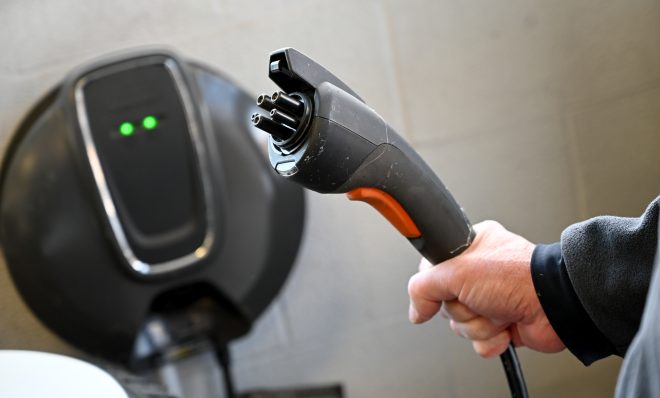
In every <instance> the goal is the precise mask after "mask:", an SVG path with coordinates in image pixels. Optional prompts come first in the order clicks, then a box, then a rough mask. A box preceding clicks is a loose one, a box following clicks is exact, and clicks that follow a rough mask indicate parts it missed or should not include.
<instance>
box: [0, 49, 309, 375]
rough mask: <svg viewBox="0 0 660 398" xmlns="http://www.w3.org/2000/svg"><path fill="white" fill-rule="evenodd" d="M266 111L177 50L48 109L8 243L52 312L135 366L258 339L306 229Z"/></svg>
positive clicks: (29, 145) (11, 177) (132, 61)
mask: <svg viewBox="0 0 660 398" xmlns="http://www.w3.org/2000/svg"><path fill="white" fill-rule="evenodd" d="M255 111H256V105H255V104H254V102H253V100H252V99H251V97H250V96H249V95H248V94H247V93H246V92H245V91H244V90H242V89H241V88H240V87H239V86H238V85H236V84H235V83H234V82H232V81H231V80H230V79H228V78H227V77H225V76H224V75H223V74H221V73H220V72H218V71H216V70H212V69H210V68H208V67H206V66H203V65H201V64H198V63H195V62H191V61H189V60H187V59H184V58H181V57H179V56H178V55H176V54H174V53H172V52H170V51H164V50H151V51H142V52H134V53H132V54H127V55H124V56H115V57H108V58H105V59H100V60H99V61H98V62H95V63H93V64H91V65H87V66H83V67H81V68H80V69H77V70H75V71H73V72H71V73H70V74H69V76H67V77H66V78H65V79H64V80H63V81H62V83H61V84H60V85H58V86H57V87H56V88H55V89H54V90H53V91H52V92H51V93H50V94H48V95H46V96H45V97H44V98H43V100H42V101H41V102H40V103H38V104H36V105H35V106H34V108H33V109H32V111H31V112H30V113H29V114H28V115H27V116H26V118H25V119H24V120H23V122H22V123H21V125H20V127H19V129H18V130H17V132H16V134H15V135H14V137H13V138H12V140H11V142H10V144H9V147H8V149H7V152H6V156H5V158H4V159H3V164H2V167H1V168H0V243H1V244H2V249H3V252H4V256H5V258H6V262H7V265H8V269H9V271H10V274H11V277H12V280H13V281H14V283H15V285H16V287H17V290H18V291H19V293H20V294H21V296H22V297H23V299H24V300H25V302H26V303H27V305H28V306H29V307H30V309H31V310H32V311H33V312H34V313H35V314H36V315H37V317H38V318H39V319H40V320H41V321H42V322H43V323H44V324H45V325H46V326H48V327H49V328H50V329H51V330H53V331H54V332H55V333H57V334H58V335H59V336H61V337H62V338H64V339H65V340H67V341H68V342H70V343H71V344H73V345H75V346H76V347H79V348H81V349H83V350H85V351H87V352H89V353H92V354H95V355H99V356H101V357H103V358H106V359H108V360H111V361H114V362H118V363H121V364H123V365H127V366H130V367H132V368H134V369H136V368H144V367H149V366H152V365H154V364H156V363H157V362H158V358H160V356H161V355H166V354H167V353H168V352H171V348H172V347H177V348H179V349H180V348H181V347H182V346H184V347H187V348H188V349H194V348H195V347H198V346H199V344H196V343H198V342H199V340H200V339H204V341H208V340H210V341H211V342H212V343H213V344H215V345H216V346H222V345H225V344H226V343H227V342H228V341H230V340H232V339H235V338H237V337H239V336H242V335H244V334H245V333H247V332H248V330H249V329H250V327H251V325H252V323H253V322H254V321H255V320H256V319H257V318H258V317H259V315H260V314H261V313H262V312H263V311H264V310H265V308H266V307H267V306H268V305H269V304H270V302H271V301H272V300H273V298H274V297H275V295H276V294H277V293H278V291H279V290H280V289H281V287H282V285H283V284H284V281H285V279H286V277H287V275H288V273H289V271H290V269H291V267H292V265H293V262H294V259H295V256H296V253H297V250H298V246H299V244H300V239H301V235H302V227H303V220H304V195H303V192H302V189H301V188H300V187H298V186H297V185H294V184H292V183H290V182H288V181H286V180H284V179H281V178H279V177H277V176H276V175H275V174H274V173H273V172H272V170H271V168H270V166H269V165H268V162H267V161H266V160H265V156H266V154H265V151H264V150H262V149H260V148H259V147H258V146H257V143H256V141H255V140H254V139H253V135H254V134H255V133H256V131H255V130H254V129H253V127H252V126H251V124H250V122H249V116H250V115H251V114H252V113H254V112H255ZM264 149H265V148H264ZM154 330H155V331H157V335H154V333H156V332H154Z"/></svg>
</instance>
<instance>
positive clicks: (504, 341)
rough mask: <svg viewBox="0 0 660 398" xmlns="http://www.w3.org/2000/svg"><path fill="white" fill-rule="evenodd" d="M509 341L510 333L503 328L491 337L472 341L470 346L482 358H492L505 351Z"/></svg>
mask: <svg viewBox="0 0 660 398" xmlns="http://www.w3.org/2000/svg"><path fill="white" fill-rule="evenodd" d="M510 342H511V335H510V334H509V331H508V330H506V329H505V330H503V331H501V332H500V333H498V334H497V335H496V336H494V337H493V338H491V339H488V340H477V341H473V342H472V348H474V351H476V353H477V354H479V355H481V356H482V357H484V358H493V357H496V356H498V355H501V354H502V353H503V352H504V351H506V349H507V347H508V346H509V343H510Z"/></svg>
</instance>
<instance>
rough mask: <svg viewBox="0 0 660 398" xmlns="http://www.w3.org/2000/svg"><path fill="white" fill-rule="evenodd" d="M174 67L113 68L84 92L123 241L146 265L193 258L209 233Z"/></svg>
mask: <svg viewBox="0 0 660 398" xmlns="http://www.w3.org/2000/svg"><path fill="white" fill-rule="evenodd" d="M168 63H169V65H171V66H168ZM175 65H176V64H174V62H173V61H172V60H168V61H167V63H157V64H151V65H144V66H138V67H133V68H117V67H116V66H115V67H112V66H110V67H108V68H106V70H101V71H99V72H97V73H95V74H93V76H94V77H91V78H90V79H89V80H87V81H86V82H85V83H84V86H83V87H82V94H83V99H84V103H85V106H84V109H85V112H86V117H87V119H88V121H89V129H90V132H91V135H92V137H93V142H94V145H95V146H96V150H97V152H98V155H99V159H100V161H101V165H102V167H103V171H104V174H105V179H106V181H107V185H108V188H109V190H110V194H111V195H112V198H113V200H114V202H115V204H116V207H117V211H118V216H119V217H120V219H121V222H122V225H123V226H124V231H125V233H126V237H127V239H128V243H129V245H130V246H131V248H132V250H133V252H134V253H135V255H136V256H137V258H139V259H140V260H142V261H144V262H148V263H162V262H165V261H167V260H171V259H174V258H179V257H183V256H185V255H187V254H190V253H192V252H194V251H195V250H196V249H197V248H198V247H200V246H201V245H202V241H203V240H204V236H205V234H206V226H207V224H206V217H205V211H206V209H205V204H204V194H203V190H202V186H201V184H202V179H201V178H200V170H199V167H198V164H199V160H198V159H197V156H196V154H195V150H194V147H193V143H192V140H191V127H192V126H194V124H193V123H192V121H191V123H189V122H188V120H187V118H186V112H185V109H184V103H183V101H182V98H181V95H180V90H181V89H183V88H178V87H177V82H176V81H175V80H174V75H173V72H172V69H171V68H175V67H178V66H175ZM179 84H182V82H179Z"/></svg>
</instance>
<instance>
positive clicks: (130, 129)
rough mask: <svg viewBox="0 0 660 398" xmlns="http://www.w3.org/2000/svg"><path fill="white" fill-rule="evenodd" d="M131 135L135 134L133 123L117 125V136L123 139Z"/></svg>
mask: <svg viewBox="0 0 660 398" xmlns="http://www.w3.org/2000/svg"><path fill="white" fill-rule="evenodd" d="M133 133H135V126H133V123H129V122H124V123H122V124H120V125H119V134H121V135H123V136H124V137H130V136H132V135H133Z"/></svg>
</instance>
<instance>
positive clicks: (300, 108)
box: [271, 91, 305, 117]
mask: <svg viewBox="0 0 660 398" xmlns="http://www.w3.org/2000/svg"><path fill="white" fill-rule="evenodd" d="M271 99H272V100H273V103H274V104H275V106H276V107H277V108H278V109H280V110H283V111H285V112H287V113H290V114H292V115H294V116H296V117H301V116H302V115H303V113H305V105H304V104H303V103H302V101H299V100H297V99H296V98H293V97H291V96H289V95H287V94H285V93H283V92H282V91H279V92H275V93H273V95H272V96H271Z"/></svg>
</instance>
